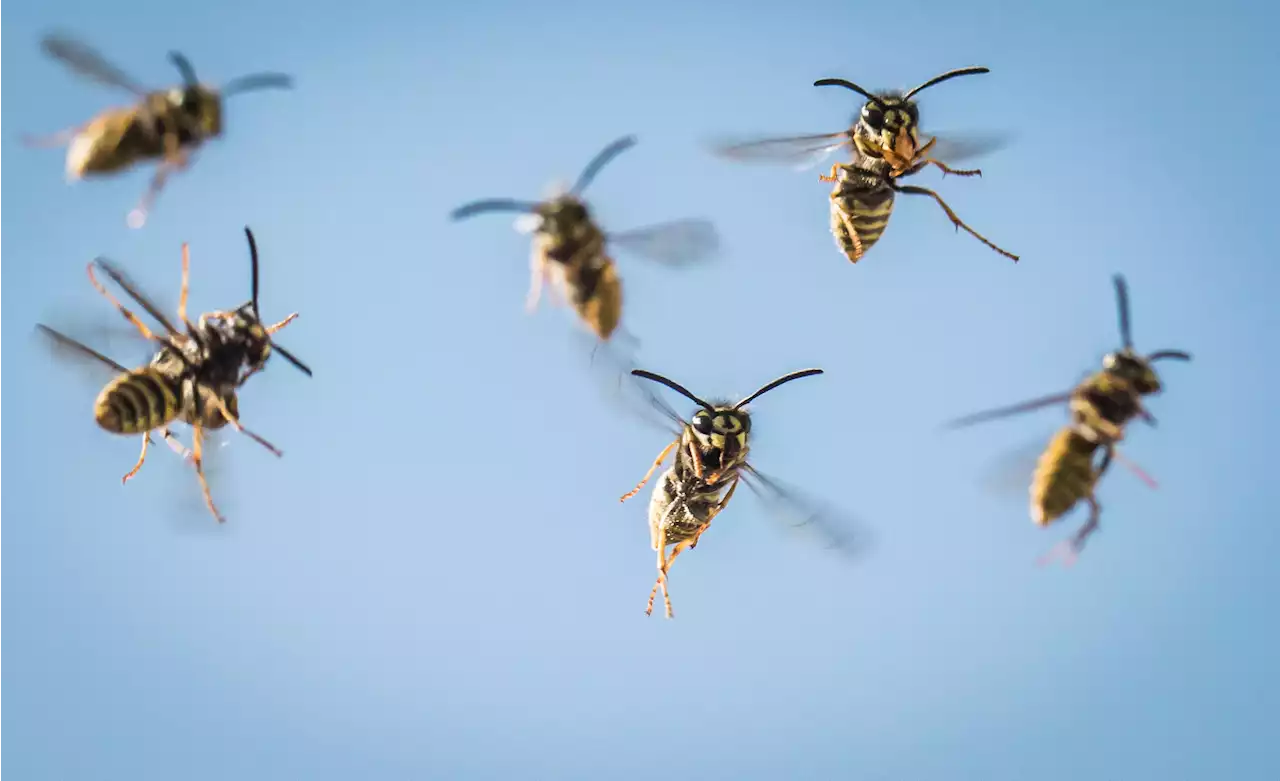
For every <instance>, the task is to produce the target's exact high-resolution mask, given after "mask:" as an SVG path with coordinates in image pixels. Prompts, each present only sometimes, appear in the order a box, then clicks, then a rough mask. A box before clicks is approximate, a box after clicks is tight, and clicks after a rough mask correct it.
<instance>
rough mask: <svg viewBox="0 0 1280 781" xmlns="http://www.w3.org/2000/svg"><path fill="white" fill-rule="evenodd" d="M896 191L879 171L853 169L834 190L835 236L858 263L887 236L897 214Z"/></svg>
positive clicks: (832, 213) (833, 232) (844, 250)
mask: <svg viewBox="0 0 1280 781" xmlns="http://www.w3.org/2000/svg"><path fill="white" fill-rule="evenodd" d="M893 202H894V192H893V190H892V189H891V188H890V187H889V186H888V185H887V184H886V181H885V178H884V177H883V176H881V175H879V174H877V173H876V172H875V171H872V170H869V169H868V170H862V169H860V168H857V167H853V166H850V167H849V168H846V175H845V176H844V177H843V178H842V179H841V181H839V182H838V183H837V184H836V186H835V188H834V189H833V190H832V191H831V235H832V236H834V237H835V240H836V246H838V247H839V248H840V251H841V252H842V253H844V255H845V257H847V258H848V259H849V262H850V263H857V262H858V261H859V260H861V259H862V257H863V256H864V255H865V254H866V253H867V251H868V250H870V249H871V247H872V246H873V245H875V243H876V242H877V241H879V240H880V237H881V236H882V235H884V230H885V227H887V226H888V224H889V217H890V216H891V215H892V214H893Z"/></svg>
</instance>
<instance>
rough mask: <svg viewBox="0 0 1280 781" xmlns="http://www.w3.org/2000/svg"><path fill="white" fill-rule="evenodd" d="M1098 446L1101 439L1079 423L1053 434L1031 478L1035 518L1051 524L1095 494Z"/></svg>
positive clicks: (1032, 504)
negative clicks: (1096, 437)
mask: <svg viewBox="0 0 1280 781" xmlns="http://www.w3.org/2000/svg"><path fill="white" fill-rule="evenodd" d="M1097 450H1098V443H1097V442H1095V441H1093V440H1091V439H1089V438H1088V437H1086V436H1085V435H1084V433H1083V432H1082V431H1081V430H1080V429H1079V428H1077V427H1076V426H1064V427H1063V428H1062V429H1061V430H1060V431H1058V433H1056V434H1054V435H1053V439H1051V440H1049V446H1048V447H1046V448H1045V450H1044V453H1043V454H1042V455H1041V456H1040V460H1039V462H1038V463H1037V464H1036V471H1035V475H1034V476H1033V477H1032V478H1031V520H1033V521H1035V522H1036V523H1037V524H1039V525H1040V526H1047V525H1049V524H1051V523H1053V522H1054V521H1055V520H1057V519H1058V518H1060V517H1061V516H1063V515H1065V514H1066V513H1067V512H1068V511H1069V510H1071V508H1072V507H1075V505H1076V502H1079V501H1080V500H1082V499H1085V498H1087V497H1089V496H1092V495H1093V489H1094V486H1095V485H1096V484H1097V482H1098V472H1097V469H1096V468H1095V467H1094V454H1095V453H1096V452H1097Z"/></svg>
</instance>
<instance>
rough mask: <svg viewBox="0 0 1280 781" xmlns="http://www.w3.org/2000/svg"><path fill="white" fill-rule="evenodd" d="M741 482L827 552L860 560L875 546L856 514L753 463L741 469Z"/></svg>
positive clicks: (774, 513) (771, 512) (777, 516)
mask: <svg viewBox="0 0 1280 781" xmlns="http://www.w3.org/2000/svg"><path fill="white" fill-rule="evenodd" d="M742 481H743V482H744V483H746V484H747V487H748V488H750V489H751V490H752V491H753V492H755V494H756V496H758V497H759V498H760V500H761V502H763V503H764V505H765V507H766V508H767V509H768V512H769V515H770V516H772V517H773V518H775V519H778V520H780V521H783V522H784V523H785V524H786V525H787V526H789V527H791V528H792V529H794V530H797V531H800V532H802V533H805V534H809V535H812V536H814V537H816V538H817V539H818V540H820V541H821V542H822V543H823V544H824V546H825V547H826V548H828V549H833V550H835V551H837V552H838V553H840V554H841V555H843V556H847V557H849V558H861V557H862V556H864V555H866V554H867V552H868V551H869V550H870V549H871V547H872V545H873V543H874V540H873V537H872V534H871V532H870V529H869V528H868V527H867V526H866V525H865V524H863V523H862V521H860V520H859V519H857V518H856V517H854V516H853V515H851V514H849V513H847V512H844V511H842V510H839V509H837V508H835V507H832V506H830V505H828V504H827V503H826V502H823V501H821V500H819V499H817V498H815V497H813V496H811V495H809V494H806V493H804V492H802V491H800V490H799V489H797V488H795V487H792V486H789V485H787V484H785V483H783V482H781V481H780V480H778V479H777V478H774V477H770V476H768V475H765V474H763V473H761V472H760V470H758V469H756V468H755V467H753V466H751V465H750V464H743V466H742Z"/></svg>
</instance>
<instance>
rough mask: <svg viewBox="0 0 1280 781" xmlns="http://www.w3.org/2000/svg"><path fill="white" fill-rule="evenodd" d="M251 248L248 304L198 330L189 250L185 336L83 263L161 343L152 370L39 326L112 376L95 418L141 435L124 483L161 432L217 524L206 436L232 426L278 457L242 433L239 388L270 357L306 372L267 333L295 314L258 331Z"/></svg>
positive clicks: (130, 287) (117, 430)
mask: <svg viewBox="0 0 1280 781" xmlns="http://www.w3.org/2000/svg"><path fill="white" fill-rule="evenodd" d="M246 233H248V234H249V236H250V246H251V248H254V251H253V253H252V256H253V266H254V268H253V277H254V290H253V299H252V301H251V302H250V303H249V304H246V305H245V306H243V307H241V308H240V309H237V310H234V311H233V312H212V313H208V314H206V315H202V316H201V317H200V318H199V323H198V324H192V323H191V322H190V321H189V320H188V319H187V317H186V306H187V292H188V281H189V274H190V254H189V249H188V247H187V245H185V244H184V245H183V253H182V287H181V292H180V294H179V303H178V320H179V321H180V322H182V323H183V324H184V325H185V327H186V330H185V332H180V331H178V330H177V328H175V327H174V325H173V324H172V323H171V322H170V321H169V320H168V318H166V317H165V316H164V314H163V313H162V312H160V310H159V308H158V307H156V306H155V305H154V304H153V303H152V302H151V301H150V300H149V299H148V298H147V297H146V296H145V295H144V294H143V293H142V292H141V291H140V290H139V289H138V287H137V286H136V285H135V284H134V283H133V282H132V281H130V280H129V279H128V277H127V276H126V275H125V274H124V272H123V271H122V270H120V269H119V268H118V267H117V266H115V264H113V263H111V262H109V261H107V260H105V259H103V258H98V259H96V260H95V261H93V262H92V263H90V264H89V265H88V268H87V272H88V275H89V280H90V282H91V283H92V284H93V286H94V288H95V289H96V290H97V291H98V292H99V293H101V294H102V295H103V296H104V297H105V298H106V299H107V300H108V301H110V302H111V304H112V305H113V306H114V307H115V308H116V309H117V310H118V311H119V312H120V313H121V314H122V315H123V316H124V318H125V320H127V321H128V322H129V323H130V324H132V325H133V326H134V327H135V328H136V329H137V330H138V332H139V333H140V334H141V335H142V336H143V337H144V338H145V339H147V340H149V341H154V342H158V343H159V344H160V349H159V351H158V352H157V353H156V355H155V357H154V358H153V359H152V360H151V362H150V363H149V364H147V365H146V366H143V367H139V368H135V369H129V368H127V367H125V366H123V365H121V364H119V363H117V362H116V361H114V360H112V359H111V358H108V357H107V356H105V355H103V354H102V353H99V352H98V351H96V350H94V349H93V348H91V347H88V346H87V345H85V344H83V343H81V342H79V341H77V340H75V339H72V338H71V337H69V336H66V335H65V334H62V333H59V332H58V331H56V330H54V329H53V328H50V327H49V326H47V325H43V324H38V325H37V327H38V328H39V330H40V331H41V332H43V333H44V334H45V335H46V336H48V337H50V338H52V339H53V340H54V342H55V343H57V344H58V345H59V346H61V347H63V348H69V349H70V350H72V351H73V352H76V353H79V354H80V355H82V356H87V357H89V358H92V359H95V360H96V361H98V362H99V363H101V364H103V365H106V366H108V367H110V368H112V369H114V370H115V371H116V372H118V374H117V376H116V377H115V378H113V379H112V380H111V381H110V382H109V383H108V384H107V385H106V386H105V387H104V388H103V389H102V391H101V392H100V393H99V394H98V397H97V399H96V400H95V401H94V419H95V421H96V422H97V423H98V426H99V427H100V428H102V429H103V430H105V431H108V432H110V433H113V434H124V435H139V434H141V435H142V436H143V441H142V452H141V454H140V455H139V456H138V460H137V462H136V464H135V465H134V466H133V468H132V469H130V470H129V472H128V473H126V474H125V476H124V478H123V480H122V482H128V481H129V480H130V479H131V478H132V477H134V476H135V475H136V474H137V473H138V471H139V470H140V469H141V468H142V465H143V463H144V462H145V460H146V457H147V449H148V446H149V445H150V443H151V432H153V431H158V432H159V433H160V434H161V435H162V436H163V438H164V440H165V441H166V442H167V443H169V445H170V446H171V447H172V448H173V449H174V450H175V452H177V453H179V455H182V456H183V457H184V458H190V459H191V461H192V462H193V463H194V465H195V469H196V476H197V478H198V479H199V481H200V487H201V491H202V493H203V496H204V500H205V504H206V505H207V506H208V508H209V511H210V513H212V514H213V516H214V518H215V519H217V521H218V522H219V523H221V522H223V521H224V520H225V519H224V518H223V516H222V514H221V513H220V512H219V511H218V509H217V506H216V505H215V504H214V502H213V497H212V494H211V492H210V490H209V484H208V481H207V480H206V478H205V474H204V459H203V437H204V434H205V432H206V431H214V430H217V429H220V428H222V427H224V426H225V425H227V424H228V423H229V424H231V425H232V427H234V428H235V429H236V430H237V431H240V432H241V433H243V434H245V435H247V436H249V437H250V438H251V439H253V440H254V441H255V442H258V443H259V444H260V445H262V446H263V447H265V448H266V449H267V450H269V451H270V452H271V453H273V454H274V455H276V456H280V455H283V454H282V452H281V451H280V449H279V448H277V447H276V446H275V445H273V444H271V443H270V442H268V441H267V440H266V439H263V438H262V437H261V436H259V435H257V434H255V433H253V432H252V431H249V430H248V429H246V428H245V427H244V426H243V425H242V424H241V423H240V419H239V404H238V400H237V390H238V389H239V388H240V387H241V386H242V385H243V384H244V382H245V381H246V380H247V379H248V377H249V376H251V375H252V374H253V373H255V372H257V371H259V370H261V368H262V367H263V365H264V364H265V362H266V360H267V358H268V357H269V355H270V353H271V352H272V347H273V346H274V351H275V352H279V353H280V354H281V355H283V356H285V357H286V358H287V359H288V360H290V361H291V362H292V363H294V364H295V365H297V366H298V367H299V368H300V369H302V370H303V371H304V372H306V373H307V374H308V375H310V374H311V370H310V369H309V368H308V367H306V366H305V365H304V364H302V363H301V362H299V361H298V360H297V359H296V358H294V357H293V356H292V354H291V353H288V351H286V350H284V349H283V348H281V347H279V346H278V345H273V342H272V340H271V335H272V334H274V333H275V332H276V331H279V330H280V329H281V328H283V327H284V326H285V325H287V324H288V323H290V322H292V321H293V320H294V319H295V318H296V317H297V314H296V313H295V314H293V315H290V316H289V317H288V318H286V319H285V320H283V321H281V322H280V323H277V324H275V325H272V326H265V327H264V326H262V325H261V323H260V322H259V321H258V320H257V311H258V309H257V307H258V285H257V277H258V270H257V266H258V261H257V253H256V248H255V245H254V244H253V240H252V234H251V233H249V231H248V229H246ZM95 267H96V268H97V269H98V270H100V271H102V272H104V273H105V274H106V275H107V276H108V277H110V278H111V279H112V280H113V281H114V282H115V283H116V284H117V285H119V286H120V288H121V289H123V290H124V291H125V292H126V293H127V294H128V295H129V296H130V297H131V298H132V299H133V300H134V301H136V302H137V303H138V304H139V305H140V306H141V307H142V308H143V310H144V311H146V312H147V313H148V314H150V315H151V316H152V317H153V318H155V320H156V321H157V322H159V323H160V324H161V326H162V327H163V329H164V333H163V334H157V333H155V332H154V331H152V329H151V328H150V327H148V326H147V325H146V324H145V323H144V322H142V320H141V319H140V318H139V317H138V316H137V315H136V314H134V312H132V311H131V310H130V309H129V308H128V307H126V306H124V305H123V304H121V303H120V302H119V300H117V299H116V297H115V296H114V295H113V294H112V293H111V292H110V291H108V290H107V288H106V287H105V286H103V285H102V283H101V282H99V281H98V279H97V276H96V275H95V273H94V269H95ZM178 421H181V422H184V423H187V424H188V425H190V426H191V428H192V448H191V450H187V449H186V448H184V447H182V446H181V445H180V444H179V443H178V442H177V439H176V437H175V436H174V435H173V433H172V430H171V428H170V427H171V425H172V424H173V423H175V422H178Z"/></svg>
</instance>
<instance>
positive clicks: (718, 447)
mask: <svg viewBox="0 0 1280 781" xmlns="http://www.w3.org/2000/svg"><path fill="white" fill-rule="evenodd" d="M822 373H823V370H822V369H804V370H802V371H797V372H792V373H790V374H787V375H784V376H782V377H779V378H777V379H776V380H773V381H772V382H769V383H767V384H766V385H764V386H763V387H761V388H760V389H758V390H756V391H755V392H754V393H752V394H750V395H749V396H747V397H746V398H744V399H742V400H741V401H739V402H737V403H736V404H730V403H728V402H715V403H711V402H706V401H703V400H702V399H700V398H698V397H697V396H695V395H693V394H692V393H691V392H689V390H687V389H686V388H685V387H684V386H682V385H680V384H678V383H676V382H675V381H673V380H670V379H668V378H666V377H663V376H661V375H658V374H654V373H653V372H648V371H645V370H643V369H633V370H632V371H631V374H633V375H634V376H636V377H640V378H643V379H646V380H652V381H653V382H657V383H660V384H662V385H665V386H667V387H668V388H670V389H672V390H674V391H675V392H677V393H679V394H680V395H682V396H684V397H685V398H687V399H689V400H690V401H692V402H694V403H695V404H697V405H698V406H699V407H700V409H699V410H698V411H697V412H695V413H694V415H693V418H692V419H690V420H685V419H684V418H682V417H681V416H680V415H679V414H677V413H676V412H675V411H674V410H672V409H671V407H669V406H668V405H667V404H666V403H665V402H663V401H662V400H661V399H660V398H658V397H657V396H656V395H652V394H649V395H648V398H649V401H650V403H651V404H653V406H654V407H655V408H656V409H657V410H658V411H659V412H660V413H661V414H662V415H663V416H664V417H665V418H667V419H668V420H669V421H670V422H672V423H674V424H675V426H676V431H673V432H671V433H673V434H676V439H675V440H674V441H673V442H671V443H670V444H669V445H667V446H666V447H665V448H663V450H662V452H661V453H659V454H658V457H657V458H656V459H654V461H653V465H652V466H650V467H649V471H648V472H646V473H645V476H644V479H642V480H641V481H640V483H639V484H638V485H636V487H635V488H634V489H632V490H631V491H629V492H628V493H626V494H624V495H623V496H622V498H621V500H620V501H623V502H625V501H626V500H628V499H630V498H631V497H633V496H635V495H636V494H637V493H639V492H640V489H641V488H643V487H644V485H645V483H647V482H648V481H649V478H651V477H652V476H653V473H654V472H655V471H657V469H658V467H659V466H661V465H662V463H663V462H664V461H665V460H666V459H667V456H669V455H670V454H671V453H672V451H675V460H674V463H673V464H672V465H671V467H669V468H668V469H667V470H666V471H665V472H663V473H662V476H661V477H659V478H658V484H657V485H656V486H655V487H654V489H653V494H652V496H651V498H650V500H649V537H650V543H651V545H652V547H653V549H654V550H655V551H657V553H658V578H657V580H656V581H655V582H654V584H653V590H652V591H650V592H649V602H648V605H647V607H646V608H645V615H652V613H653V603H654V599H655V598H656V597H657V593H658V589H659V588H661V589H662V599H663V602H664V603H665V605H666V613H667V618H671V617H672V615H673V614H672V610H671V597H670V594H669V593H668V591H669V590H668V587H667V577H668V572H669V570H670V568H671V564H672V563H673V562H674V561H675V559H676V557H677V556H679V555H680V554H681V553H682V552H684V551H686V550H692V549H693V548H695V547H697V545H698V540H699V539H701V537H702V535H703V533H704V532H706V530H707V528H708V527H709V526H710V525H711V521H712V520H713V519H714V518H715V517H716V516H717V515H719V514H720V512H721V511H722V510H724V508H725V507H726V506H728V504H729V500H730V499H731V498H732V497H733V494H734V491H736V490H737V487H738V483H739V481H742V482H745V483H746V484H747V485H748V486H749V487H750V488H751V489H752V490H753V491H754V492H755V493H756V494H757V495H758V496H759V497H760V498H761V499H762V500H764V501H765V502H767V503H769V504H770V505H771V506H772V507H773V509H774V510H775V511H778V512H779V513H781V514H784V515H788V516H791V517H801V518H802V520H801V522H800V524H797V525H801V524H809V525H811V528H813V529H816V530H817V531H819V532H820V533H821V534H823V536H825V537H826V538H827V541H828V542H829V543H831V544H833V546H835V547H844V548H845V549H846V550H848V549H849V541H850V537H849V535H848V534H846V531H847V529H844V528H842V527H841V525H840V524H838V523H836V522H835V521H834V520H833V517H832V514H831V513H828V512H825V511H822V510H815V509H814V505H813V503H812V502H810V501H809V500H807V499H806V498H805V497H803V496H802V495H800V494H799V493H798V492H795V491H793V490H788V489H784V488H782V487H781V484H780V483H779V482H778V481H777V480H775V479H773V478H771V477H767V476H766V475H764V474H761V473H760V471H759V470H757V469H756V468H755V467H753V466H752V465H751V464H749V463H748V462H747V456H748V453H749V452H750V445H749V441H748V440H749V437H750V434H751V414H750V413H749V412H748V411H747V410H746V409H745V407H746V405H747V404H748V403H750V402H751V401H753V400H755V399H757V398H759V397H760V396H762V395H764V394H765V393H768V392H769V391H771V390H773V389H774V388H777V387H778V386H779V385H783V384H785V383H788V382H791V381H792V380H798V379H800V378H802V377H811V376H813V375H817V374H822ZM672 546H674V547H672ZM668 547H672V550H671V554H670V555H667V549H668Z"/></svg>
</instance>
